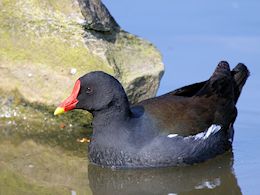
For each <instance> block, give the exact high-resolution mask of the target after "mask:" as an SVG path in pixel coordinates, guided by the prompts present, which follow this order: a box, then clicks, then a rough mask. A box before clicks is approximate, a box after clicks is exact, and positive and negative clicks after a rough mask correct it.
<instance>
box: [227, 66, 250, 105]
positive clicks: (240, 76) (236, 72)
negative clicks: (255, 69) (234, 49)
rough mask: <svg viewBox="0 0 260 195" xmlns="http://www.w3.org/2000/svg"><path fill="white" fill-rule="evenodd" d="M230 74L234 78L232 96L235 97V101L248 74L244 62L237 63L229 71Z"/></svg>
mask: <svg viewBox="0 0 260 195" xmlns="http://www.w3.org/2000/svg"><path fill="white" fill-rule="evenodd" d="M231 74H232V76H233V79H234V98H235V103H236V102H237V100H238V98H239V96H240V93H241V91H242V88H243V86H244V84H245V83H246V80H247V78H248V77H249V75H250V72H249V70H248V68H247V67H246V66H245V65H244V64H242V63H239V64H238V65H237V66H236V67H235V68H234V69H233V70H232V71H231Z"/></svg>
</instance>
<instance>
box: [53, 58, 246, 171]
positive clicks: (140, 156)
mask: <svg viewBox="0 0 260 195" xmlns="http://www.w3.org/2000/svg"><path fill="white" fill-rule="evenodd" d="M248 76H249V71H248V69H247V67H246V66H245V65H244V64H242V63H239V64H238V65H237V66H236V67H235V68H234V69H233V70H232V71H231V70H230V68H229V64H228V63H227V62H225V61H222V62H220V63H219V64H218V66H217V68H216V70H215V71H214V73H213V75H212V76H211V77H210V78H209V79H208V80H206V81H204V82H200V83H195V84H192V85H188V86H185V87H182V88H179V89H177V90H175V91H172V92H170V93H167V94H165V95H161V96H159V97H154V98H151V99H147V100H144V101H141V102H140V103H137V104H135V105H130V104H129V101H128V98H127V95H126V93H125V91H124V88H123V87H122V85H121V84H120V82H119V81H118V80H117V79H115V78H114V77H113V76H111V75H109V74H106V73H104V72H102V71H95V72H90V73H88V74H86V75H84V76H82V77H80V78H79V79H78V80H77V81H76V83H75V86H74V89H73V91H72V94H71V95H70V96H69V97H68V98H67V99H66V100H65V101H64V102H62V103H61V104H60V105H59V107H58V108H57V109H56V110H55V113H54V115H57V114H61V113H63V112H66V111H69V110H73V109H83V110H87V111H89V112H90V113H92V115H93V135H92V138H91V142H90V144H89V146H88V149H89V153H88V154H89V159H90V162H91V163H93V164H96V165H101V166H105V167H112V168H144V167H146V168H147V167H166V166H177V165H187V164H193V163H198V162H202V161H205V160H207V159H209V158H213V157H215V156H216V155H219V154H222V153H224V152H225V151H227V150H229V149H230V148H231V146H232V141H233V133H234V129H233V124H234V121H235V119H236V116H237V109H236V106H235V105H236V102H237V100H238V97H239V95H240V93H241V90H242V87H243V85H244V84H245V82H246V80H247V78H248Z"/></svg>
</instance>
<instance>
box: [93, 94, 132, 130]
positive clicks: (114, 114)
mask: <svg viewBox="0 0 260 195" xmlns="http://www.w3.org/2000/svg"><path fill="white" fill-rule="evenodd" d="M92 114H93V117H94V118H93V126H94V128H99V129H100V128H102V127H104V126H107V125H109V124H111V123H113V122H115V121H124V120H126V119H127V118H129V116H130V107H129V102H128V99H127V97H126V96H125V97H119V98H116V97H115V98H114V99H113V100H112V101H111V102H110V103H109V105H108V106H106V107H105V108H102V109H101V110H97V111H93V112H92Z"/></svg>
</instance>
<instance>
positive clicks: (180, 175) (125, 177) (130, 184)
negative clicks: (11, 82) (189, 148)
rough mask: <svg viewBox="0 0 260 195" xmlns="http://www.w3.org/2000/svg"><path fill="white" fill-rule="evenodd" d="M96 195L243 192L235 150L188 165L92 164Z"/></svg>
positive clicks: (93, 185)
mask: <svg viewBox="0 0 260 195" xmlns="http://www.w3.org/2000/svg"><path fill="white" fill-rule="evenodd" d="M88 171H89V173H88V174H89V175H88V176H89V182H90V188H91V190H92V192H93V194H94V195H101V194H102V195H103V194H106V195H117V194H120V195H130V194H133V195H138V194H192V195H194V194H200V195H202V194H229V195H232V194H234V195H239V194H242V193H241V190H240V187H239V186H238V183H237V179H236V176H235V174H234V171H233V153H232V152H227V153H226V154H224V155H222V156H219V157H217V158H215V159H212V160H210V161H207V162H205V163H202V164H197V165H193V166H187V167H175V168H160V169H139V170H111V169H108V168H101V167H97V166H94V165H89V167H88Z"/></svg>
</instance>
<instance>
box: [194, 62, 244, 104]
mask: <svg viewBox="0 0 260 195" xmlns="http://www.w3.org/2000/svg"><path fill="white" fill-rule="evenodd" d="M248 76H249V71H248V69H247V67H246V66H245V65H244V64H242V63H239V64H238V65H237V66H236V67H235V68H234V69H233V70H232V71H231V70H230V68H229V64H228V63H227V62H226V61H221V62H220V63H219V64H218V65H217V67H216V69H215V71H214V73H213V74H212V76H211V77H210V79H209V80H208V81H207V82H206V83H205V85H204V86H203V87H202V88H201V89H200V90H199V91H198V92H197V93H196V95H198V96H200V95H210V94H211V93H214V94H217V95H218V96H220V97H225V98H233V101H234V103H235V104H236V102H237V100H238V98H239V96H240V93H241V91H242V88H243V86H244V84H245V82H246V80H247V78H248Z"/></svg>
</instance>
